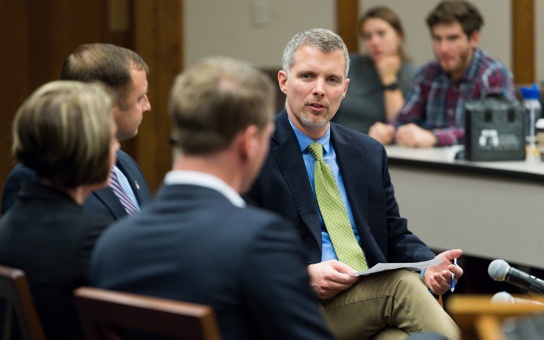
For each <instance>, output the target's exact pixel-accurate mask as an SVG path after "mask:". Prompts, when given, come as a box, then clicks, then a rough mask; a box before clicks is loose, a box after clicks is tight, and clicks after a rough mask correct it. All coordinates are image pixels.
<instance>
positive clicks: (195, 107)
mask: <svg viewBox="0 0 544 340" xmlns="http://www.w3.org/2000/svg"><path fill="white" fill-rule="evenodd" d="M274 97H275V96H274V87H273V85H272V83H271V81H270V80H269V79H268V78H267V76H266V75H264V74H262V73H260V72H257V71H256V70H254V69H252V68H251V67H250V66H248V65H247V64H244V63H240V62H238V61H235V60H232V59H226V58H212V59H206V60H204V61H202V62H201V63H199V64H197V66H195V67H194V68H193V69H191V70H189V71H188V72H187V73H185V74H183V75H181V76H179V77H178V78H177V80H176V82H175V85H174V87H173V90H172V92H171V97H170V113H171V116H172V120H173V125H174V135H173V138H174V140H175V141H176V142H175V148H176V159H175V163H174V170H173V171H171V172H169V173H168V174H167V175H166V178H165V180H164V186H163V187H162V188H161V190H160V191H159V192H158V194H157V197H156V198H155V200H154V201H153V202H151V203H150V204H148V205H147V206H146V207H144V208H143V209H142V211H141V212H140V213H139V214H138V215H135V216H134V217H132V218H131V219H129V220H124V221H121V222H118V223H116V224H113V225H112V226H111V227H110V228H109V229H108V230H107V232H106V233H105V234H104V235H103V237H101V239H100V240H99V243H98V244H97V247H96V248H95V251H94V254H93V258H92V263H91V282H92V283H93V284H94V285H96V286H98V287H102V288H108V289H114V290H120V291H127V292H131V293H138V294H145V295H151V296H157V297H163V298H170V299H176V300H182V301H189V302H196V303H203V304H207V305H210V306H212V307H213V309H214V311H215V313H216V316H217V319H218V323H219V328H220V331H221V335H222V337H223V338H224V339H233V340H234V339H236V340H243V339H330V338H331V336H330V334H329V333H328V331H327V329H326V328H325V325H324V321H323V319H322V317H321V315H320V313H319V310H318V301H317V298H316V297H315V295H314V294H313V293H312V291H311V289H310V286H309V278H308V273H307V271H306V263H305V260H304V255H303V251H302V249H303V247H302V244H301V243H300V239H299V238H298V235H297V233H296V231H295V229H294V227H293V226H291V225H290V224H289V222H287V221H285V220H283V219H282V218H280V217H279V216H277V215H274V214H271V213H269V212H265V211H261V210H259V209H256V208H252V207H246V206H245V202H244V201H243V199H242V198H241V197H240V195H239V193H242V192H245V191H247V189H249V187H250V186H251V183H252V182H253V180H254V178H255V176H256V175H257V173H258V171H259V169H260V167H261V165H262V163H263V160H264V158H265V156H266V153H267V152H268V146H269V139H270V135H271V133H272V131H273V129H274V125H273V122H272V117H273V115H274V112H273V107H274V105H273V98H274Z"/></svg>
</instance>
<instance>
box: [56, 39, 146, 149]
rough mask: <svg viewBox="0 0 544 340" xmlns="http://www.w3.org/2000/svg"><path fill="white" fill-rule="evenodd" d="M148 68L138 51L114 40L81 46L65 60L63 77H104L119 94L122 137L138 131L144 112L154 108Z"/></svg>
mask: <svg viewBox="0 0 544 340" xmlns="http://www.w3.org/2000/svg"><path fill="white" fill-rule="evenodd" d="M147 72H149V69H148V67H147V65H146V63H145V62H144V60H143V59H142V58H141V57H140V56H139V55H138V54H137V53H136V52H134V51H131V50H129V49H126V48H123V47H119V46H115V45H111V44H102V43H96V44H85V45H81V46H79V47H78V48H77V49H76V50H75V51H74V52H73V53H72V54H71V55H69V56H68V58H67V59H66V60H65V61H64V64H63V65H62V71H61V79H62V80H78V81H84V82H92V81H100V82H102V83H104V84H106V85H108V86H109V87H110V88H111V89H112V90H113V91H114V94H115V96H116V98H115V105H114V115H115V121H116V123H117V126H118V131H117V136H118V138H119V140H126V139H130V138H132V137H134V136H136V135H137V133H138V127H139V126H140V123H141V122H142V118H143V113H144V112H149V111H150V110H151V105H150V103H149V100H148V98H147V86H148V85H147Z"/></svg>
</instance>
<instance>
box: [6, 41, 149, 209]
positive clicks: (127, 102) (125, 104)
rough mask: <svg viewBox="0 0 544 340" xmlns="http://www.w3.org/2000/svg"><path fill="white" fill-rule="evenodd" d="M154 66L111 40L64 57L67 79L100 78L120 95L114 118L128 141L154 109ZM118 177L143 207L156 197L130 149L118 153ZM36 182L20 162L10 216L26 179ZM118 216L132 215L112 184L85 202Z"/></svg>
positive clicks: (9, 198)
mask: <svg viewBox="0 0 544 340" xmlns="http://www.w3.org/2000/svg"><path fill="white" fill-rule="evenodd" d="M147 72H148V67H147V65H146V63H145V62H144V60H143V59H142V58H141V57H140V56H139V55H138V54H137V53H135V52H133V51H131V50H128V49H126V48H123V47H119V46H115V45H111V44H101V43H97V44H85V45H81V46H79V47H78V48H77V49H76V50H75V51H74V52H73V53H72V54H71V55H69V56H68V58H67V59H66V60H65V61H64V64H63V66H62V72H61V79H62V80H77V81H84V82H93V81H100V82H102V83H105V84H106V85H108V86H109V87H110V88H111V89H112V90H113V92H114V94H115V96H116V102H115V106H114V110H113V111H114V119H115V122H116V123H117V139H118V140H119V141H124V140H127V139H130V138H133V137H135V136H136V134H137V133H138V127H139V126H140V123H141V121H142V117H143V114H144V112H149V111H150V110H151V105H150V104H149V100H148V99H147ZM116 167H117V170H118V171H117V175H118V176H121V177H122V176H124V177H125V178H120V182H121V185H122V186H123V189H124V190H125V191H126V192H127V194H128V196H129V197H130V198H131V199H132V200H133V203H134V204H135V206H136V207H137V208H139V206H140V205H142V204H145V203H146V202H148V201H149V200H150V199H151V192H150V191H149V187H148V185H147V182H146V180H145V178H144V175H143V173H142V170H141V169H140V167H139V166H138V164H136V162H135V161H134V159H132V158H131V157H130V156H129V155H128V154H127V153H125V152H123V151H121V150H119V152H118V153H117V163H116ZM35 180H36V174H35V173H34V171H32V170H31V169H28V168H26V167H24V166H22V165H17V166H15V168H14V169H13V170H12V172H11V173H10V175H9V176H8V179H7V181H6V184H5V186H4V189H3V192H2V210H1V213H2V214H4V213H5V212H6V211H7V210H8V209H9V208H10V207H11V206H12V205H13V203H14V202H15V200H16V199H17V195H18V194H19V191H20V190H21V188H22V187H23V185H24V184H25V183H29V182H33V181H35ZM84 207H85V209H87V210H89V211H96V212H100V213H103V214H106V215H108V216H111V217H112V218H114V219H118V218H121V217H123V216H126V215H127V211H126V209H125V207H124V206H123V205H122V204H121V201H120V200H119V198H118V197H117V196H116V195H115V193H114V191H113V190H112V189H111V188H105V189H101V190H97V191H95V192H94V193H93V194H92V195H90V196H89V198H88V199H87V201H86V202H85V205H84Z"/></svg>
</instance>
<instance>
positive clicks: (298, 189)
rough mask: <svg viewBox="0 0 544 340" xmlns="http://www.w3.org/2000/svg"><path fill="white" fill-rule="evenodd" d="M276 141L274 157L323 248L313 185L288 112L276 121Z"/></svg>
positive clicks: (303, 218)
mask: <svg viewBox="0 0 544 340" xmlns="http://www.w3.org/2000/svg"><path fill="white" fill-rule="evenodd" d="M272 141H273V144H274V146H272V154H273V155H274V157H275V159H276V162H277V163H278V166H279V168H280V171H281V173H282V174H283V177H284V178H285V181H286V182H287V185H288V186H289V189H290V190H291V194H292V196H293V200H294V201H295V204H296V206H297V210H298V212H299V214H300V217H301V218H302V220H303V221H304V223H305V224H306V226H307V227H308V229H309V230H310V233H311V234H312V236H313V237H314V238H315V240H316V241H317V244H319V246H320V247H321V225H320V223H319V215H318V207H317V202H316V200H315V197H314V194H313V191H312V187H311V185H310V181H309V179H308V177H307V176H306V166H305V165H304V160H303V159H302V155H301V153H300V148H299V145H298V141H297V138H296V136H295V133H294V132H293V129H292V128H291V125H290V124H289V120H288V118H287V112H286V111H285V109H284V110H283V111H282V112H280V113H279V114H278V117H277V118H276V131H275V133H274V136H273V138H272ZM276 144H277V145H276ZM301 174H302V176H304V177H303V178H301ZM305 179H306V180H305ZM309 202H311V203H309Z"/></svg>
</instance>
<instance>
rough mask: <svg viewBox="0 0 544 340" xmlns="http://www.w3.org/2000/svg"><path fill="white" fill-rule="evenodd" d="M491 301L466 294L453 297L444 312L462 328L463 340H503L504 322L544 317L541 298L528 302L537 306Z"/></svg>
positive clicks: (543, 302)
mask: <svg viewBox="0 0 544 340" xmlns="http://www.w3.org/2000/svg"><path fill="white" fill-rule="evenodd" d="M491 298H492V296H488V295H471V294H468V295H455V296H452V297H451V298H450V299H449V300H448V304H447V308H446V310H447V311H448V313H449V314H450V316H451V317H452V319H453V320H454V321H455V322H456V323H457V325H458V326H459V328H461V332H462V339H480V340H503V339H506V336H505V334H504V332H503V330H502V325H503V322H504V321H505V320H506V319H509V318H513V317H514V318H519V317H522V316H528V315H532V314H541V313H544V297H530V298H529V299H531V300H533V301H535V302H539V303H540V304H537V303H518V304H513V303H492V302H491ZM517 298H524V299H527V297H521V296H519V297H517ZM543 315H544V314H543Z"/></svg>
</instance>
